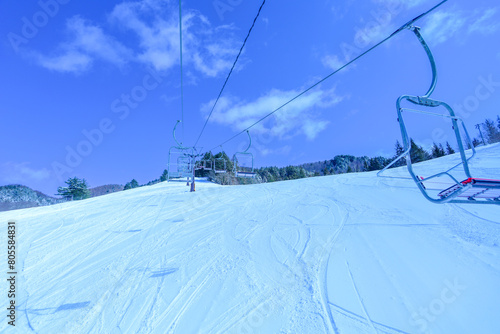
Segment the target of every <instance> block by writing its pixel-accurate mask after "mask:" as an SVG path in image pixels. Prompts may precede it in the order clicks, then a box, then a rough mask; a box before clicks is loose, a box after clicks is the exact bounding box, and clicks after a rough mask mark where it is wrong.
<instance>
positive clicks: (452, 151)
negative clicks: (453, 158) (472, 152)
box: [446, 142, 455, 154]
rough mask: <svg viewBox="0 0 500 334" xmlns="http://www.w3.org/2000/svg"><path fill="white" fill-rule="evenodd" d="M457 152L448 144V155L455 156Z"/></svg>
mask: <svg viewBox="0 0 500 334" xmlns="http://www.w3.org/2000/svg"><path fill="white" fill-rule="evenodd" d="M453 153H455V150H454V149H453V147H451V145H450V143H448V142H446V154H453Z"/></svg>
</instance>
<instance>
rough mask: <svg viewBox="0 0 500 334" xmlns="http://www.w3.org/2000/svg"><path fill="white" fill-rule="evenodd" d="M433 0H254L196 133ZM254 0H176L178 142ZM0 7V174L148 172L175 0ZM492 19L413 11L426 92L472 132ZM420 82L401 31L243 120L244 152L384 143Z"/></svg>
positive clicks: (388, 150) (271, 155)
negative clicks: (399, 102)
mask: <svg viewBox="0 0 500 334" xmlns="http://www.w3.org/2000/svg"><path fill="white" fill-rule="evenodd" d="M437 3H438V1H430V0H411V1H399V0H362V1H333V0H321V1H320V0H314V1H308V2H306V1H300V2H290V1H271V0H268V1H267V2H266V5H265V6H264V8H263V10H262V13H261V16H260V17H259V20H258V21H257V23H256V25H255V28H254V30H253V32H252V35H251V36H250V38H249V40H248V42H247V45H246V47H245V50H244V52H243V54H242V56H241V58H240V61H239V63H238V65H237V67H236V69H235V72H234V73H233V75H232V76H231V78H230V80H229V82H228V85H227V87H226V90H225V91H224V93H223V95H222V98H221V100H220V101H219V104H218V106H217V108H216V109H215V111H214V114H213V116H212V118H211V120H210V122H209V123H208V126H207V128H206V130H205V132H204V133H203V136H202V137H201V140H200V142H199V143H198V146H199V147H203V149H205V150H207V149H210V148H213V147H217V146H218V145H219V144H221V143H222V142H224V141H225V140H227V139H228V138H230V137H231V136H233V135H234V134H236V133H238V132H239V131H241V130H243V129H244V128H245V127H247V126H248V125H250V124H252V123H253V122H254V121H255V120H257V119H259V118H261V117H262V116H264V115H265V114H267V113H269V112H271V111H272V110H273V109H274V108H276V107H277V106H279V105H280V104H282V103H283V102H286V101H287V100H288V99H290V98H291V97H293V96H294V95H296V94H297V93H299V92H300V91H302V90H303V89H305V88H307V87H308V86H310V85H311V84H313V83H315V82H316V81H318V80H319V79H321V78H323V77H325V76H326V75H328V74H329V73H331V72H332V71H333V70H334V69H336V68H338V67H339V66H340V65H341V64H343V63H345V62H346V61H348V60H349V59H352V58H353V57H355V56H357V55H358V54H359V53H361V52H363V51H364V50H366V49H367V48H369V47H370V46H372V45H374V44H375V43H376V42H378V41H380V40H382V39H383V38H385V37H386V36H388V35H389V34H390V33H392V31H394V30H395V29H397V28H398V27H399V26H401V25H402V24H403V23H405V22H406V21H408V20H409V19H411V18H413V17H415V16H417V15H418V14H420V13H421V12H423V11H425V10H427V9H429V8H431V7H432V6H434V5H435V4H437ZM260 4H261V1H255V0H252V1H250V0H216V1H196V2H195V1H183V3H182V6H183V28H184V29H183V39H184V40H183V49H184V53H183V61H184V127H183V129H182V127H179V131H178V137H179V139H180V140H181V141H182V142H183V143H184V144H185V145H193V144H194V142H195V141H196V138H197V137H198V135H199V133H200V131H201V128H202V127H203V124H204V122H205V119H206V116H207V114H208V112H209V111H210V109H211V107H212V105H213V102H214V99H215V98H216V97H217V95H218V93H219V91H220V89H221V87H222V84H223V82H224V79H225V77H226V75H227V73H228V72H229V69H230V68H231V65H232V63H233V61H234V58H235V56H236V54H237V52H238V50H239V48H240V46H241V44H242V42H243V39H244V38H245V36H246V34H247V32H248V29H249V28H250V25H251V23H252V21H253V19H254V17H255V14H256V13H257V10H258V8H259V6H260ZM2 7H3V8H2V11H1V12H0V36H1V43H0V52H1V54H2V61H1V62H0V70H1V73H2V75H1V77H0V136H1V146H0V185H4V184H12V183H21V184H24V185H27V186H30V187H32V188H35V189H38V190H41V191H43V192H45V193H47V194H51V195H52V194H54V193H55V192H56V189H57V187H58V186H61V185H63V184H64V180H66V179H67V178H68V177H72V176H78V177H83V178H86V179H87V180H88V182H89V184H90V185H91V186H98V185H103V184H110V183H120V184H125V183H126V182H128V181H130V180H131V179H132V178H135V179H137V180H138V181H139V183H145V182H147V181H150V180H152V179H155V178H158V177H159V175H160V174H161V172H162V171H163V169H165V168H166V163H167V159H168V149H169V147H170V146H172V145H174V141H173V138H172V129H173V127H174V125H175V123H176V120H178V119H180V118H181V86H180V58H179V31H178V24H179V20H178V2H176V1H168V0H142V1H140V0H136V1H133V0H132V1H105V2H100V3H91V4H90V3H88V2H83V1H77V0H72V1H71V0H58V1H57V0H42V1H39V2H29V3H26V2H22V3H21V2H4V3H3V4H2ZM499 22H500V5H498V3H497V2H496V1H492V0H489V1H485V0H478V1H474V2H473V3H471V2H470V1H465V0H457V1H452V0H450V1H448V3H446V4H444V5H443V6H442V7H441V8H440V9H439V10H438V11H436V12H434V13H433V14H432V15H430V16H429V17H427V18H426V19H424V20H422V21H420V22H418V24H417V25H418V26H420V27H422V34H423V35H424V37H425V38H426V40H427V41H428V43H429V44H430V46H431V48H432V50H433V52H434V55H435V57H436V62H437V64H438V72H439V81H438V86H437V89H436V91H435V93H434V95H433V97H434V98H436V99H440V100H443V101H446V102H448V103H449V104H450V105H452V106H454V107H455V108H456V109H457V111H458V112H459V114H460V116H462V117H463V118H464V121H465V122H466V124H467V126H468V129H469V131H470V132H471V133H472V134H473V135H474V136H477V131H476V130H475V128H474V125H475V124H477V123H479V122H482V121H484V119H485V118H492V119H494V118H496V115H498V114H500V110H499V109H500V108H499V105H500V103H499V102H500V67H499V63H500V43H498V41H500V23H499ZM429 83H430V69H429V64H428V61H427V58H426V56H425V54H424V52H423V49H422V48H421V47H420V45H419V44H418V41H417V40H416V38H415V37H414V36H413V34H412V33H411V32H410V31H404V32H402V33H401V34H399V35H398V36H397V37H395V38H393V39H391V40H390V41H389V42H388V43H386V44H384V45H383V46H381V47H379V48H377V49H376V50H375V51H373V52H372V53H370V54H369V55H367V56H366V57H364V58H362V59H360V60H359V61H358V62H356V63H355V64H354V65H353V66H351V67H349V68H347V69H345V70H343V71H341V72H339V73H338V74H337V75H335V76H333V77H332V78H330V79H329V80H327V81H326V82H324V83H323V84H321V85H320V86H319V87H317V88H316V89H314V90H312V91H311V92H310V93H308V94H306V95H305V96H304V97H303V98H301V99H299V100H297V101H295V102H294V103H293V104H291V105H289V106H288V107H287V108H285V109H284V110H282V111H280V112H278V113H276V114H275V115H274V116H273V117H271V118H270V119H269V120H268V121H266V122H263V123H261V124H259V125H258V126H256V127H254V128H252V130H251V135H252V141H253V146H252V152H253V154H254V156H255V165H256V166H270V165H277V166H285V165H289V164H299V163H304V162H313V161H318V160H326V159H331V158H333V156H335V155H337V154H353V155H368V156H375V155H385V156H390V155H392V154H393V148H394V143H395V141H396V140H398V139H400V133H399V127H398V124H397V122H396V110H395V100H396V99H397V97H398V96H400V95H402V94H412V95H419V94H423V93H425V91H426V89H427V88H428V85H429ZM411 121H412V123H411V124H412V128H411V131H412V132H411V134H412V136H413V137H414V138H415V139H416V141H417V142H419V143H422V144H423V145H428V144H429V143H430V142H432V141H433V140H437V141H440V140H442V139H447V138H448V137H446V135H444V134H443V133H444V132H446V131H447V130H446V129H447V128H448V126H447V125H446V124H445V123H444V122H443V121H442V120H429V119H427V118H421V117H420V118H418V117H416V118H415V119H414V120H411ZM441 129H445V130H444V132H441V131H440V130H441ZM450 141H451V140H450ZM246 144H247V137H246V136H245V135H242V136H239V137H237V138H236V139H234V140H233V141H231V142H229V143H227V144H225V145H224V149H225V151H226V152H227V153H228V155H230V156H231V155H232V154H233V153H234V152H235V151H237V150H241V149H243V148H245V146H246ZM214 153H215V152H214Z"/></svg>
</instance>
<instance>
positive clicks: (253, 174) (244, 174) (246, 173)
mask: <svg viewBox="0 0 500 334" xmlns="http://www.w3.org/2000/svg"><path fill="white" fill-rule="evenodd" d="M255 175H257V173H252V172H236V177H249V178H254V177H255Z"/></svg>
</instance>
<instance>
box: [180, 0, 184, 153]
mask: <svg viewBox="0 0 500 334" xmlns="http://www.w3.org/2000/svg"><path fill="white" fill-rule="evenodd" d="M179 50H180V62H181V120H182V140H181V144H182V142H183V140H184V76H183V62H182V0H179Z"/></svg>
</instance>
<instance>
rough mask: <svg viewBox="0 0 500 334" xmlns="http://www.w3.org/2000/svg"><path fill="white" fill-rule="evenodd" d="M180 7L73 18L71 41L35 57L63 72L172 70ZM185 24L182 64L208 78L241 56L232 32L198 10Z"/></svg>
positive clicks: (155, 3)
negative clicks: (108, 67) (141, 67)
mask: <svg viewBox="0 0 500 334" xmlns="http://www.w3.org/2000/svg"><path fill="white" fill-rule="evenodd" d="M176 5H177V3H175V2H172V1H160V0H140V1H125V2H122V3H120V4H118V5H116V6H115V7H114V8H113V10H112V11H111V13H110V14H109V16H108V19H109V20H108V21H107V22H103V23H100V24H97V23H93V22H90V21H87V20H85V19H84V18H82V17H80V16H75V17H73V18H71V19H70V20H68V22H67V24H66V30H67V33H68V35H69V40H67V41H64V42H61V43H60V44H59V45H58V46H57V47H56V49H55V51H53V52H52V53H49V54H41V53H39V52H33V53H32V54H34V55H35V59H36V60H37V62H38V64H40V65H41V66H43V67H45V68H48V69H51V70H55V71H60V72H74V73H81V72H84V71H86V70H89V69H90V68H91V67H92V66H93V65H94V64H95V63H97V62H98V61H100V62H104V63H108V64H112V65H114V66H117V67H122V66H124V65H126V64H129V63H132V62H135V63H141V64H146V65H148V66H152V67H154V68H155V69H156V70H158V71H166V70H169V69H171V68H173V67H174V66H177V65H178V64H179V61H180V40H179V18H178V15H177V11H176V8H175V6H176ZM182 24H183V36H182V37H183V58H184V59H183V60H184V64H186V65H187V66H188V67H189V66H190V67H191V69H192V70H193V71H195V72H196V73H198V74H200V73H201V74H203V75H205V76H208V77H215V76H218V75H219V74H221V73H223V72H224V73H225V72H227V71H228V70H229V68H230V66H231V65H232V62H233V60H234V57H235V55H236V53H237V51H238V48H237V43H236V40H235V38H234V37H233V35H232V34H233V30H234V29H233V28H232V27H231V26H227V25H224V26H216V27H213V26H212V25H211V23H210V22H209V20H208V19H207V18H206V17H204V16H203V15H201V14H200V13H199V12H197V11H194V10H185V11H184V13H183V19H182ZM117 36H119V37H120V38H118V37H117ZM188 70H189V69H188Z"/></svg>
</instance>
